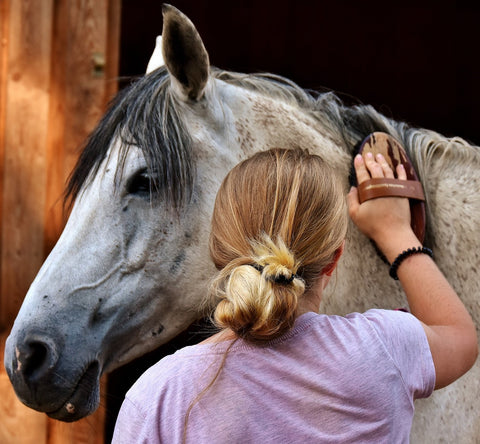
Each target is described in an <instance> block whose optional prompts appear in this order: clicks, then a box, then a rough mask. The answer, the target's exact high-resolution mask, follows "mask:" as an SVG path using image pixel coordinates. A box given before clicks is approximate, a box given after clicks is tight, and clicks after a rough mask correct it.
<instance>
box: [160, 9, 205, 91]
mask: <svg viewBox="0 0 480 444" xmlns="http://www.w3.org/2000/svg"><path fill="white" fill-rule="evenodd" d="M162 12H163V32H162V35H163V39H162V41H163V45H162V52H163V59H164V60H165V65H166V67H167V69H168V72H169V73H170V76H171V82H172V89H173V91H174V92H175V93H176V95H177V96H178V97H179V98H180V99H181V100H183V101H187V100H194V101H197V100H200V99H201V98H202V96H203V93H204V90H205V86H206V84H207V81H208V76H209V70H210V62H209V58H208V53H207V51H206V49H205V46H204V45H203V42H202V39H201V37H200V35H199V34H198V32H197V30H196V28H195V26H194V25H193V23H192V22H191V21H190V19H189V18H188V17H187V16H186V15H185V14H183V13H182V12H180V11H179V10H178V9H177V8H175V7H173V6H171V5H167V4H164V5H163V8H162Z"/></svg>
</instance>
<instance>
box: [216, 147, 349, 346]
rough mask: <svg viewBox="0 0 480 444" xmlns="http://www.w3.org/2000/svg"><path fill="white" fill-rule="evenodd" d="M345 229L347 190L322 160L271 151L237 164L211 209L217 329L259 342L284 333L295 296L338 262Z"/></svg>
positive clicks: (293, 315)
mask: <svg viewBox="0 0 480 444" xmlns="http://www.w3.org/2000/svg"><path fill="white" fill-rule="evenodd" d="M346 227H347V212H346V207H345V197H344V192H343V190H342V187H341V186H340V184H339V182H338V181H337V180H336V178H335V175H334V174H333V172H332V170H331V169H330V168H329V167H328V166H327V165H326V164H325V163H324V162H323V161H322V160H321V159H320V157H318V156H315V155H311V154H309V153H308V152H306V151H303V150H300V149H293V150H284V149H272V150H269V151H264V152H260V153H257V154H255V155H254V156H253V157H251V158H249V159H247V160H245V161H243V162H242V163H240V164H239V165H237V166H236V167H235V168H233V170H231V171H230V173H229V174H228V175H227V177H226V178H225V180H224V181H223V183H222V185H221V186H220V189H219V191H218V194H217V198H216V201H215V208H214V210H213V218H212V231H211V235H210V254H211V256H212V259H213V261H214V263H215V265H216V267H217V268H218V269H219V270H220V273H219V275H218V276H217V278H216V279H215V281H214V282H213V285H212V290H211V292H212V295H213V296H214V297H215V298H216V300H217V301H219V302H218V305H217V307H216V310H215V313H214V321H215V322H216V324H217V325H218V326H219V327H222V328H230V329H232V330H233V331H234V332H235V333H236V334H237V335H238V336H240V337H243V338H244V339H246V340H250V341H256V342H263V341H268V340H270V339H273V338H275V337H277V336H280V335H282V334H283V333H285V332H286V331H288V329H290V328H291V327H292V326H293V323H294V321H295V318H296V313H297V308H298V302H299V298H301V297H303V295H304V293H306V295H308V292H309V291H311V289H312V288H314V287H315V282H316V280H317V279H318V278H319V277H320V276H321V275H322V274H324V273H327V272H328V270H329V269H330V268H331V266H332V263H334V262H335V258H336V255H337V253H338V251H340V249H341V247H342V245H343V240H344V238H345V233H346Z"/></svg>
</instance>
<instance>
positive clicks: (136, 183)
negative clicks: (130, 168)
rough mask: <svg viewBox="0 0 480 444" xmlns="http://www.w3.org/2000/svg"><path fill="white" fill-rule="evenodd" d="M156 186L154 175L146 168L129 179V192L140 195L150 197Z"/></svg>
mask: <svg viewBox="0 0 480 444" xmlns="http://www.w3.org/2000/svg"><path fill="white" fill-rule="evenodd" d="M154 188H155V187H154V185H153V179H152V177H151V176H150V174H149V173H148V172H147V171H146V170H142V171H139V172H138V173H136V174H135V175H134V176H133V177H132V178H131V179H130V180H129V182H128V185H127V192H128V194H135V195H137V196H139V197H149V196H150V193H151V192H152V190H153V189H154Z"/></svg>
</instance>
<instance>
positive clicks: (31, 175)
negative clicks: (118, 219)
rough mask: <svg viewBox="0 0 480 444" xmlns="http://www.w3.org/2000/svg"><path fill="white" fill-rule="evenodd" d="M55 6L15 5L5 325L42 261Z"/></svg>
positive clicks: (8, 107) (8, 99) (1, 318)
mask: <svg viewBox="0 0 480 444" xmlns="http://www.w3.org/2000/svg"><path fill="white" fill-rule="evenodd" d="M52 7H53V1H52V0H45V1H42V2H29V1H22V2H17V1H14V2H11V3H10V11H9V31H8V36H9V40H8V63H7V66H8V68H7V69H8V74H7V78H6V94H5V136H4V137H5V139H4V177H3V189H2V192H3V196H2V233H1V236H2V253H1V254H2V261H1V266H2V268H1V273H0V274H1V295H0V300H1V305H0V323H1V324H2V325H5V326H9V325H10V324H11V323H12V322H13V319H14V318H15V316H16V314H17V312H18V309H19V307H20V305H21V303H22V300H23V297H24V296H25V293H26V291H27V289H28V286H29V285H30V282H31V281H32V280H33V278H34V277H35V274H36V273H37V271H38V269H39V267H40V265H41V263H42V262H43V205H44V202H45V174H46V168H45V140H46V128H47V115H48V106H49V87H50V51H51V29H52Z"/></svg>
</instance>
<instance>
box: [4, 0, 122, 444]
mask: <svg viewBox="0 0 480 444" xmlns="http://www.w3.org/2000/svg"><path fill="white" fill-rule="evenodd" d="M120 5H121V0H82V1H69V0H42V1H37V0H21V1H16V0H15V1H12V0H0V39H1V40H0V209H1V212H0V290H1V292H0V334H1V336H0V341H1V342H0V348H2V353H1V356H3V346H4V342H5V339H6V335H7V333H8V331H9V329H10V327H11V325H12V323H13V320H14V319H15V317H16V314H17V312H18V310H19V308H20V305H21V303H22V301H23V298H24V296H25V294H26V292H27V290H28V287H29V285H30V283H31V282H32V280H33V279H34V277H35V275H36V273H37V271H38V269H39V268H40V266H41V264H42V263H43V261H44V260H45V258H46V256H47V254H48V252H49V251H50V250H51V248H52V247H53V246H54V244H55V243H56V241H57V239H58V237H59V235H60V233H61V231H62V229H63V226H64V223H65V220H66V217H65V215H64V214H63V211H62V210H63V209H62V194H63V190H64V186H65V182H66V179H67V177H68V175H69V174H70V171H71V169H72V168H73V166H74V164H75V162H76V160H77V157H78V154H79V148H80V147H81V146H82V144H83V141H84V140H85V138H86V137H87V135H88V134H89V132H90V131H91V130H92V129H93V128H94V126H95V125H96V123H97V121H98V120H99V118H100V117H101V115H102V114H103V112H104V111H105V107H106V104H107V102H108V100H110V98H111V97H112V95H113V94H114V93H115V92H116V91H117V82H116V77H117V73H118V53H119V35H120V30H119V27H120ZM99 57H100V60H102V58H103V60H105V66H103V67H102V66H100V67H99V66H98V60H99ZM96 61H97V62H96ZM95 63H96V66H95ZM100 65H101V64H100ZM95 67H96V68H97V69H95ZM102 384H103V385H105V382H104V381H103V382H102ZM0 398H1V400H2V401H1V403H0V442H1V443H2V444H11V443H12V444H13V443H15V444H17V443H20V444H30V443H35V444H37V443H39V444H44V443H45V444H57V443H61V444H74V443H75V444H77V443H86V444H101V443H103V442H104V423H105V409H104V408H103V407H100V409H99V410H98V411H97V412H96V413H95V414H94V415H92V416H90V417H88V418H85V419H84V420H81V421H78V422H76V423H72V424H65V423H60V422H58V421H54V420H51V419H48V418H47V416H46V415H45V414H42V413H38V412H35V411H33V410H31V409H29V408H27V407H25V406H24V405H23V404H22V403H21V402H20V401H19V400H18V399H17V398H16V395H15V393H14V391H13V388H12V387H11V384H10V381H9V380H8V376H7V374H6V372H5V369H4V366H3V363H2V364H1V365H0Z"/></svg>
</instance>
